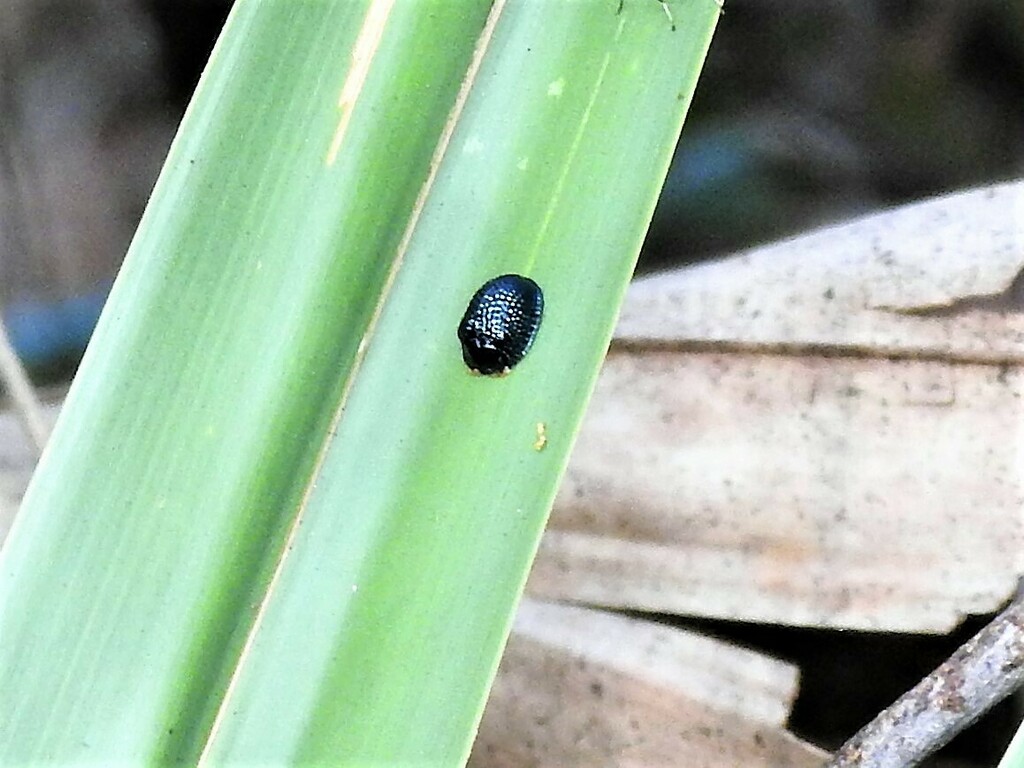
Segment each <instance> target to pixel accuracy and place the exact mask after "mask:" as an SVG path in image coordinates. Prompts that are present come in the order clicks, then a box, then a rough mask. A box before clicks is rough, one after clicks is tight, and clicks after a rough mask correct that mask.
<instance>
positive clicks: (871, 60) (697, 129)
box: [0, 0, 1024, 765]
mask: <svg viewBox="0 0 1024 768" xmlns="http://www.w3.org/2000/svg"><path fill="white" fill-rule="evenodd" d="M550 1H554V0H550ZM592 1H593V2H607V4H608V6H609V9H610V12H611V11H614V6H615V5H616V0H592ZM654 1H655V0H626V3H627V6H628V4H629V3H645V2H650V3H653V2H654ZM680 1H681V2H683V3H685V2H691V1H696V0H680ZM230 6H231V2H230V0H4V2H3V11H2V13H0V310H2V312H3V320H4V322H5V324H6V326H7V329H8V333H9V334H10V336H11V339H12V342H13V344H14V346H15V348H16V350H17V352H18V353H19V355H20V356H21V358H22V359H23V360H24V362H25V363H26V365H27V366H28V368H29V369H30V372H31V373H32V375H33V377H34V379H35V380H36V381H37V382H40V383H61V382H66V381H68V380H70V377H71V376H72V375H73V373H74V370H75V367H76V366H77V363H78V361H79V359H80V356H81V354H82V352H83V350H84V348H85V345H86V343H87V341H88V338H89V334H90V332H91V330H92V328H93V325H94V324H95V322H96V319H97V317H98V315H99V312H100V309H101V308H102V305H103V301H104V298H105V296H106V294H107V291H108V290H109V287H110V285H111V283H112V280H113V278H114V275H115V274H116V271H117V268H118V265H119V263H120V260H121V258H122V256H123V254H124V252H125V250H126V248H127V246H128V243H129V240H130V238H131V236H132V233H133V231H134V228H135V226H136V224H137V221H138V219H139V216H140V215H141V213H142V211H143V208H144V207H145V203H146V199H147V196H148V194H149V191H150V188H151V186H152V184H153V182H154V180H155V177H156V174H157V173H158V171H159V168H160V165H161V162H162V160H163V157H164V155H165V153H166V150H167V147H168V145H169V143H170V141H171V139H172V137H173V134H174V131H175V128H176V126H177V123H178V121H179V119H180V117H181V115H182V112H183V111H184V109H185V107H186V105H187V103H188V99H189V96H190V94H191V92H192V89H193V87H194V85H195V83H196V81H197V79H198V77H199V75H200V72H201V70H202V67H203V65H204V63H205V61H206V58H207V56H208V54H209V51H210V48H211V46H212V45H213V42H214V40H215V39H216V36H217V33H218V31H219V29H220V26H221V24H222V23H223V20H224V18H225V17H226V15H227V13H228V11H229V9H230ZM1022 170H1024V3H1020V2H1017V3H1009V2H999V1H997V0H987V1H986V0H931V1H930V2H923V1H919V0H884V1H883V0H856V1H855V0H786V1H785V2H783V0H727V3H726V7H725V14H724V16H723V17H722V19H721V22H720V24H719V28H718V31H717V33H716V35H715V39H714V41H713V44H712V46H711V53H710V55H709V58H708V61H707V66H706V68H705V71H704V74H703V75H702V78H701V82H700V85H699V87H698V89H697V96H696V99H695V101H694V103H693V106H692V109H691V112H690V116H689V118H688V121H687V125H686V129H685V131H684V135H683V140H682V142H681V144H680V147H679V148H678V150H677V152H676V156H675V160H674V163H673V166H672V169H671V171H670V174H669V178H668V181H667V183H666V185H665V189H664V193H663V195H662V199H661V201H660V203H659V206H658V210H657V212H656V214H655V217H654V221H653V223H652V225H651V230H650V233H649V236H648V240H647V243H646V245H645V248H644V252H643V254H642V257H641V261H640V271H642V272H647V271H653V270H658V269H666V268H669V267H671V266H675V265H679V264H683V263H689V262H693V261H697V260H702V259H710V258H715V257H718V256H723V255H726V254H729V253H731V252H734V251H736V250H738V249H742V248H744V247H747V246H751V245H754V244H757V243H760V242H764V241H767V240H771V239H775V238H778V237H782V236H786V235H789V234H794V233H797V232H800V231H803V230H806V229H809V228H813V227H817V226H820V225H823V224H826V223H830V222H835V221H840V220H843V219H847V218H850V217H853V216H856V215H858V214H861V213H864V212H868V211H873V210H876V209H879V208H882V207H888V206H892V205H896V204H899V203H903V202H907V201H910V200H915V199H920V198H925V197H929V196H932V195H935V194H938V193H941V192H944V191H950V190H957V189H962V188H965V187H971V186H977V185H983V184H987V183H991V182H993V181H999V180H1006V179H1011V178H1016V177H1019V176H1021V175H1022ZM608 194H609V196H610V197H613V196H614V190H609V192H608ZM981 622H982V620H981V619H980V618H979V619H978V621H977V622H972V623H970V626H967V627H965V628H964V630H963V632H962V633H960V634H958V635H957V636H956V637H951V638H915V637H898V638H893V637H889V636H871V635H865V634H856V633H847V634H846V635H836V634H835V633H823V632H822V633H816V632H813V631H809V630H793V629H781V628H767V627H762V628H751V627H740V626H728V625H723V624H714V623H708V622H703V623H701V624H699V625H698V626H700V628H702V629H704V630H706V631H709V632H711V633H712V634H717V635H719V636H723V637H727V638H729V639H732V640H735V641H738V642H741V643H744V644H747V645H750V646H752V647H757V648H760V649H763V650H767V651H769V652H771V653H775V654H776V655H779V656H782V657H783V658H787V659H790V660H793V661H796V662H797V663H799V664H800V665H801V666H802V668H803V669H804V670H805V675H804V682H803V686H802V693H801V699H800V700H799V701H798V702H797V707H796V710H795V712H794V720H793V723H792V725H793V728H794V730H795V731H796V732H797V733H799V734H800V735H803V736H805V737H807V738H808V739H810V740H812V741H815V742H816V743H819V744H821V745H822V746H825V747H834V746H836V745H837V743H838V742H839V741H841V740H842V739H843V737H845V736H846V735H849V734H850V733H852V731H853V730H855V729H856V728H857V727H858V726H859V725H860V724H861V723H862V722H864V721H865V720H866V719H868V718H869V717H871V716H872V715H873V714H874V713H875V712H876V711H877V710H878V709H879V708H881V707H883V706H885V705H886V704H887V703H889V701H891V699H892V698H894V697H895V696H896V695H898V694H899V693H901V692H902V691H903V690H904V689H905V688H906V687H907V686H909V685H911V684H912V683H913V682H915V681H916V680H917V679H918V678H919V677H920V676H921V675H922V674H923V673H925V672H926V671H928V670H929V669H930V668H931V667H932V666H933V665H934V664H935V663H937V662H938V661H940V660H941V659H942V658H944V657H945V655H947V654H948V653H949V651H950V650H952V648H954V647H955V646H956V644H958V643H959V642H960V641H962V640H963V639H964V638H965V637H967V636H968V635H969V634H970V632H971V631H973V630H975V629H976V628H977V627H978V626H980V623H981ZM865 677H871V678H873V679H872V680H871V682H872V684H873V685H872V686H871V687H870V688H868V687H865V686H864V685H863V683H864V678H865ZM880 681H881V683H882V684H881V685H879V684H877V683H879V682H880ZM839 698H842V699H843V701H844V703H843V706H837V705H836V702H837V699H839ZM1020 715H1021V709H1020V706H1019V704H1014V703H1012V702H1011V703H1010V704H1008V705H1005V706H1004V707H1003V708H1002V709H1000V710H999V711H998V712H996V713H995V714H994V715H993V716H992V717H990V718H987V719H986V721H985V722H984V723H983V724H982V725H980V726H979V727H978V729H976V730H975V731H974V732H973V734H969V735H968V736H967V737H964V738H962V739H960V740H959V743H958V744H956V745H954V746H953V748H952V749H951V750H949V751H947V753H946V755H945V757H943V758H942V759H943V760H944V761H946V762H942V763H941V764H943V765H953V764H957V765H991V764H994V762H995V761H996V760H997V759H998V755H999V754H1000V750H1001V748H1002V746H1004V745H1005V743H1006V741H1007V740H1008V739H1009V736H1010V735H1011V734H1012V729H1013V727H1014V726H1015V724H1016V722H1019V719H1020ZM936 764H939V763H936Z"/></svg>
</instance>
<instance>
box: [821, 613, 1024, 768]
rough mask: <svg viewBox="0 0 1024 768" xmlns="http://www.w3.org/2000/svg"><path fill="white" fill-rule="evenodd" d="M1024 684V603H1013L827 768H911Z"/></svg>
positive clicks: (864, 730) (845, 747)
mask: <svg viewBox="0 0 1024 768" xmlns="http://www.w3.org/2000/svg"><path fill="white" fill-rule="evenodd" d="M1021 685H1024V601H1021V600H1020V599H1017V600H1015V601H1014V602H1013V603H1011V604H1010V606H1009V608H1007V609H1006V610H1005V611H1003V612H1002V613H1001V614H999V615H998V616H996V618H995V619H993V620H992V621H991V622H990V623H989V624H988V625H986V626H985V628H984V629H982V630H981V632H979V633H978V634H977V635H975V636H974V637H973V638H971V639H970V640H969V641H967V643H965V644H964V645H962V646H961V647H960V648H959V649H958V650H957V651H956V653H954V654H953V655H952V656H951V657H950V658H949V659H948V660H947V661H945V662H944V663H943V664H942V665H941V666H940V667H939V668H938V669H936V670H935V671H934V672H932V673H931V674H930V675H928V677H926V678H925V679H924V680H922V681H921V682H920V683H918V684H917V685H916V686H914V687H913V688H912V689H911V690H910V691H908V692H907V693H905V694H904V695H903V696H901V697H900V698H899V699H898V700H897V701H896V703H894V704H893V705H892V706H891V707H889V708H888V709H886V710H885V711H884V712H882V713H881V714H880V715H878V717H876V718H875V719H874V720H872V721H871V722H870V723H868V724H867V725H865V726H864V727H863V728H861V730H860V731H859V732H858V733H857V734H856V735H855V736H854V737H853V738H852V739H850V740H849V741H848V742H846V744H844V745H843V746H842V748H841V749H840V750H839V751H838V752H837V753H836V754H835V755H834V756H833V757H832V759H831V760H830V761H829V762H828V763H827V764H826V766H825V768H853V766H858V767H859V768H864V766H871V768H911V767H912V766H915V765H918V764H920V762H921V761H922V760H924V759H925V758H926V757H927V756H928V755H930V754H931V753H932V752H934V751H935V750H937V749H939V748H940V747H942V746H943V745H944V744H946V743H947V742H948V741H949V740H950V739H952V738H953V737H954V736H955V735H956V734H958V733H959V732H960V731H962V730H963V729H964V728H966V727H967V726H968V725H970V724H971V723H973V722H974V721H975V720H977V719H978V718H979V717H981V715H983V714H984V713H985V712H986V711H988V710H989V709H991V708H992V707H993V706H995V705H996V704H998V703H999V702H1000V701H1001V700H1002V699H1004V698H1006V696H1008V695H1009V694H1011V693H1013V691H1014V690H1016V689H1017V688H1019V687H1020V686H1021Z"/></svg>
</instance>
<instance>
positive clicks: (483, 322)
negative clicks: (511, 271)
mask: <svg viewBox="0 0 1024 768" xmlns="http://www.w3.org/2000/svg"><path fill="white" fill-rule="evenodd" d="M543 315H544V294H543V292H542V291H541V289H540V286H539V285H537V284H536V283H535V282H533V280H531V279H530V278H528V277H523V276H522V275H502V276H501V277H496V278H494V279H493V280H488V281H487V282H486V283H484V284H483V285H482V286H480V289H479V290H478V291H477V292H476V293H474V294H473V298H472V299H470V300H469V306H468V307H466V314H464V315H463V316H462V322H461V323H459V341H460V342H462V359H463V360H465V361H466V365H468V366H469V368H470V370H473V371H476V372H478V373H482V374H483V375H485V376H494V375H499V376H500V375H501V374H504V373H508V372H509V371H510V370H512V369H513V368H514V367H515V366H516V364H517V363H519V361H520V360H522V359H523V358H524V357H525V356H526V353H527V352H529V351H530V346H531V345H532V344H533V340H534V338H535V337H536V336H537V329H538V328H540V321H541V317H543Z"/></svg>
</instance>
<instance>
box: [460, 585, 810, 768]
mask: <svg viewBox="0 0 1024 768" xmlns="http://www.w3.org/2000/svg"><path fill="white" fill-rule="evenodd" d="M795 695H796V671H795V669H794V668H793V667H791V666H790V665H787V664H784V663H782V662H778V661H775V660H773V659H769V658H767V657H765V656H762V655H760V654H757V653H753V652H751V651H747V650H743V649H740V648H736V647H733V646H730V645H728V644H726V643H722V642H719V641H716V640H711V639H709V638H706V637H702V636H700V635H696V634H693V633H690V632H685V631H682V630H678V629H673V628H670V627H666V626H663V625H659V624H655V623H652V622H647V621H641V620H637V619H630V618H625V617H622V616H616V615H612V614H607V613H602V612H599V611H594V610H590V609H585V608H576V607H569V606H558V605H552V604H544V603H538V602H533V601H529V600H526V601H524V602H523V605H522V606H521V608H520V612H519V615H518V617H517V619H516V624H515V628H514V630H513V634H512V638H511V640H510V641H509V646H508V648H507V650H506V652H505V655H504V657H503V659H502V663H501V668H500V670H499V672H498V678H497V681H496V682H495V685H494V688H493V689H492V692H491V697H490V700H489V701H488V704H487V709H486V711H485V712H484V717H483V722H482V724H481V727H480V732H479V736H478V737H477V742H476V745H475V746H474V749H473V755H472V757H471V758H470V765H471V766H480V767H482V766H488V768H498V767H500V766H509V767H511V766H522V765H533V766H545V765H550V766H570V765H579V766H584V765H585V766H595V765H615V766H631V765H634V766H649V765H658V766H680V768H702V767H704V766H707V767H709V768H710V767H711V766H716V767H721V768H727V767H728V768H732V766H738V765H742V766H747V767H748V768H757V767H758V766H774V767H775V768H784V767H787V766H792V767H793V768H796V767H797V766H807V767H808V768H810V766H819V765H821V763H822V761H823V760H824V758H825V756H826V755H825V753H823V752H821V751H820V750H818V749H817V748H815V747H813V746H810V745H808V744H806V743H804V742H802V741H800V740H799V739H797V738H796V737H794V736H793V735H792V734H790V733H789V732H787V731H786V729H785V721H786V717H787V715H788V711H789V707H790V705H791V703H792V701H793V698H794V697H795Z"/></svg>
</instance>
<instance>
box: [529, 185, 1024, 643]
mask: <svg viewBox="0 0 1024 768" xmlns="http://www.w3.org/2000/svg"><path fill="white" fill-rule="evenodd" d="M1022 269H1024V183H1015V184H1005V185H1000V186H996V187H992V188H988V189H981V190H976V191H972V192H967V193H962V194H958V195H952V196H949V197H944V198H940V199H937V200H933V201H929V202H926V203H922V204H917V205H913V206H909V207H905V208H901V209H897V210H894V211H890V212H886V213H882V214H878V215H874V216H870V217H868V218H865V219H862V220H859V221H856V222H853V223H851V224H846V225H843V226H839V227H834V228H831V229H827V230H824V231H821V232H817V233H813V234H810V235H806V236H803V237H800V238H796V239H793V240H789V241H785V242H782V243H778V244H775V245H772V246H768V247H765V248H761V249H758V250H755V251H752V252H749V253H747V254H744V255H741V256H738V257H735V258H732V259H727V260H725V261H721V262H717V263H712V264H706V265H703V266H699V267H694V268H690V269H685V270H680V271H677V272H673V273H668V274H664V275H658V276H654V277H651V278H647V279H644V280H640V281H638V282H637V283H635V284H634V285H633V287H632V288H631V290H630V293H629V295H628V298H627V301H626V305H625V307H624V310H623V313H622V317H621V321H620V324H619V327H618V330H617V332H616V337H615V341H614V343H613V346H612V350H611V353H610V354H609V357H608V360H607V362H606V365H605V367H604V369H603V371H602V373H601V377H600V380H599V382H598V385H597V389H596V392H595V395H594V398H593V400H592V402H591V406H590V409H589V411H588V415H587V417H586V419H585V422H584V426H583V429H582V432H581V434H580V437H579V440H578V442H577V446H576V450H575V452H574V454H573V456H572V459H571V461H570V465H569V469H568V473H567V476H566V479H565V482H564V484H563V486H562V488H561V490H560V492H559V495H558V498H557V501H556V505H555V510H554V514H553V518H552V522H551V525H550V527H549V530H548V533H547V534H546V536H545V538H544V540H543V542H542V545H541V549H540V553H539V555H538V559H537V563H536V566H535V568H534V571H533V574H532V577H531V582H530V590H531V592H532V594H534V595H537V596H541V597H545V598H555V599H565V600H569V601H573V602H580V603H589V604H595V605H605V606H616V607H623V608H631V609H640V610H650V611H660V612H670V613H679V614H688V615H694V616H707V617H716V618H724V619H732V620H741V621H743V620H746V621H758V622H774V623H780V624H791V625H803V626H820V627H839V628H860V629H871V630H894V631H901V632H936V633H939V632H946V631H949V630H950V629H951V628H952V627H954V626H955V625H956V624H957V623H958V622H959V621H960V620H961V619H962V617H963V616H964V615H966V614H972V613H986V612H991V611H994V610H996V609H998V607H999V606H1000V605H1002V604H1003V603H1005V601H1006V600H1007V599H1009V597H1010V596H1011V594H1012V592H1013V589H1014V586H1015V584H1016V580H1017V576H1018V574H1020V573H1021V570H1022V553H1024V516H1022V515H1021V514H1020V500H1021V498H1022V496H1024V487H1022V478H1021V476H1020V473H1019V472H1018V471H1017V468H1018V467H1019V457H1020V450H1021V448H1020V426H1019V425H1020V424H1021V423H1024V422H1022V418H1021V417H1022V416H1024V414H1022V413H1021V410H1022V407H1021V403H1022V398H1021V395H1022V392H1024V373H1022V367H1021V363H1022V362H1024V311H1022V310H1024V305H1022V304H1021V302H1020V299H1019V295H1018V294H1019V291H1018V285H1019V282H1020V280H1019V279H1018V275H1020V274H1021V272H1022Z"/></svg>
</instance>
